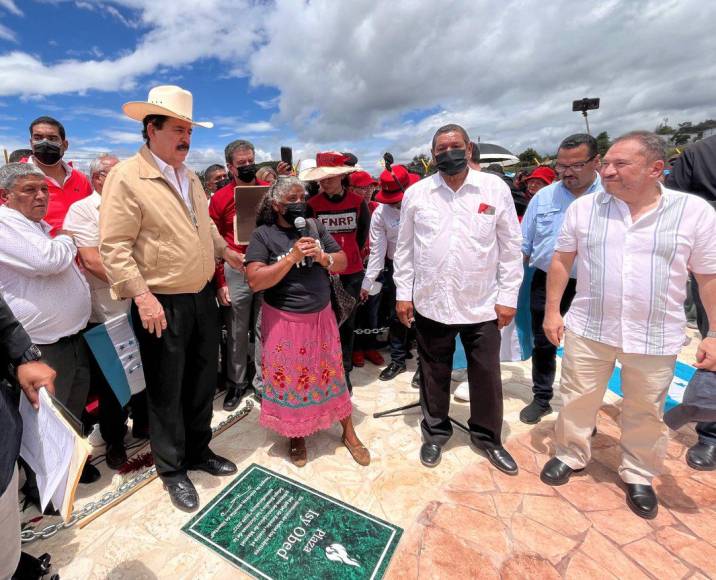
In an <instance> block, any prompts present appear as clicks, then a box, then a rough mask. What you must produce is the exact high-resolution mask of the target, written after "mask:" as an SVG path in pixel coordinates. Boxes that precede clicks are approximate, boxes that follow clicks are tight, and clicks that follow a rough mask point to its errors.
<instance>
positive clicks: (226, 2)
mask: <svg viewBox="0 0 716 580" xmlns="http://www.w3.org/2000/svg"><path fill="white" fill-rule="evenodd" d="M95 4H96V2H95V1H92V2H89V1H85V2H83V6H84V5H89V6H92V7H93V8H94V5H95ZM113 4H116V5H118V6H122V7H124V8H127V9H130V10H134V11H135V13H136V15H137V19H136V23H137V24H138V25H141V27H143V28H147V29H148V32H147V33H146V34H144V35H143V37H142V40H141V41H140V42H139V44H138V45H137V46H136V47H135V48H134V49H133V50H132V51H131V52H128V53H127V54H125V55H123V56H120V57H119V58H115V59H108V58H104V59H102V58H90V59H87V60H80V59H77V58H75V59H69V60H64V61H60V62H57V63H46V62H42V61H41V60H40V59H39V58H37V57H36V56H34V55H31V54H28V53H26V52H22V51H13V52H9V53H6V54H3V55H0V95H24V96H27V95H51V94H61V93H82V92H84V91H89V90H100V91H118V90H130V89H133V88H134V87H136V86H137V82H138V79H139V78H140V77H142V76H144V75H151V74H153V73H155V72H157V71H158V70H159V69H161V68H166V69H174V68H177V67H182V66H186V65H190V64H191V63H193V62H195V61H197V60H199V59H202V58H219V59H222V60H226V61H235V62H239V61H241V60H245V59H246V57H247V56H248V54H249V52H250V50H251V48H252V46H253V45H254V43H256V42H258V41H259V37H258V35H257V34H258V33H257V30H258V26H259V23H260V22H261V14H262V13H263V11H265V10H266V9H267V8H266V7H265V6H262V5H254V4H253V3H252V2H250V0H231V1H230V0H204V1H202V2H200V3H197V2H196V1H195V0H172V1H171V2H169V1H166V0H165V1H163V2H158V1H149V0H115V1H114V2H113ZM73 5H74V4H73ZM188 14H191V18H188V17H187V15H188ZM217 15H221V18H217ZM217 39H222V40H221V42H217ZM18 71H22V72H23V74H18Z"/></svg>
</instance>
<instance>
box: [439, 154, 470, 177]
mask: <svg viewBox="0 0 716 580" xmlns="http://www.w3.org/2000/svg"><path fill="white" fill-rule="evenodd" d="M435 161H436V163H437V167H438V171H439V172H440V173H445V174H447V175H457V174H458V173H460V172H461V171H465V168H466V167H467V157H465V149H450V150H449V151H443V152H442V153H438V154H437V155H436V156H435Z"/></svg>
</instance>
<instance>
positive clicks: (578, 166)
mask: <svg viewBox="0 0 716 580" xmlns="http://www.w3.org/2000/svg"><path fill="white" fill-rule="evenodd" d="M596 156H597V154H596V153H595V154H594V155H592V156H591V157H590V158H589V159H587V160H586V161H580V162H579V163H572V164H570V165H563V164H561V163H557V164H556V165H555V166H554V168H555V169H556V170H557V173H564V172H565V171H567V169H571V170H572V171H574V172H576V173H579V172H580V171H582V169H584V168H585V167H586V166H587V163H589V162H590V161H591V160H592V159H594V158H595V157H596Z"/></svg>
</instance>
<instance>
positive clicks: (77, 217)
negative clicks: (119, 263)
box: [62, 191, 131, 323]
mask: <svg viewBox="0 0 716 580" xmlns="http://www.w3.org/2000/svg"><path fill="white" fill-rule="evenodd" d="M101 202H102V196H100V194H99V193H97V192H96V191H93V192H92V195H89V196H87V197H85V198H84V199H81V200H79V201H76V202H75V203H73V204H72V205H71V206H70V209H69V210H68V211H67V215H66V216H65V223H64V225H63V226H62V227H63V229H65V230H68V231H71V232H73V233H74V234H75V236H74V237H75V244H76V245H77V247H78V248H97V249H99V207H100V204H101ZM83 271H84V275H85V277H86V278H87V282H88V283H89V287H90V291H91V293H92V314H91V316H90V322H97V323H102V322H106V321H107V320H109V319H110V318H114V317H115V316H117V315H118V314H125V313H126V312H127V311H128V310H129V307H130V306H131V302H130V301H129V300H113V299H112V296H111V294H110V291H109V284H108V283H107V282H105V281H104V280H102V279H100V278H97V276H95V275H94V274H92V273H91V272H89V271H88V270H83Z"/></svg>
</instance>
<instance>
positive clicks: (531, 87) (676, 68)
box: [0, 0, 716, 164]
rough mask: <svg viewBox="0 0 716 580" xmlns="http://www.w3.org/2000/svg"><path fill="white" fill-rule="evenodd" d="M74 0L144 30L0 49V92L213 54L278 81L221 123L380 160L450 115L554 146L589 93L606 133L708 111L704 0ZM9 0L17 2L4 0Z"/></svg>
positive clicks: (89, 82)
mask: <svg viewBox="0 0 716 580" xmlns="http://www.w3.org/2000/svg"><path fill="white" fill-rule="evenodd" d="M55 1H59V0H55ZM77 2H78V3H79V4H80V5H81V6H82V7H84V8H86V9H92V10H98V11H99V10H104V13H106V14H109V15H111V16H112V17H113V18H118V19H119V17H122V18H125V20H126V21H127V22H126V23H125V24H126V25H127V26H130V25H131V26H135V27H138V29H139V30H142V31H146V32H144V33H143V34H142V35H141V37H140V38H141V39H140V41H139V42H138V44H137V46H135V47H132V48H131V49H130V50H129V51H128V52H126V53H125V54H123V55H122V56H120V57H118V58H114V59H110V58H107V57H101V56H98V55H95V56H92V57H87V58H85V59H80V58H75V59H72V60H65V61H60V62H43V61H41V60H40V59H39V58H38V57H36V56H34V55H32V54H28V53H26V52H22V51H20V50H14V51H10V52H7V53H5V54H2V55H0V95H20V96H22V97H24V98H29V97H37V96H38V95H52V94H57V93H79V94H82V93H83V92H86V91H92V90H99V91H118V90H128V89H135V88H138V87H139V85H140V83H141V88H142V89H144V88H145V86H144V85H145V83H146V82H147V80H148V79H152V80H153V78H159V76H162V79H165V78H167V77H168V76H169V75H181V74H182V73H183V72H184V71H185V67H188V66H191V65H192V64H193V63H196V62H198V61H199V60H201V59H218V60H220V61H221V62H222V63H223V64H224V65H226V66H224V67H223V68H224V70H229V71H231V72H230V73H229V74H232V75H246V76H248V77H249V79H250V82H251V84H252V85H253V86H267V87H271V88H272V89H274V90H275V91H276V92H277V93H278V96H277V97H275V98H273V99H267V100H260V99H259V100H256V101H255V102H256V104H257V105H258V106H259V107H260V108H262V109H265V110H267V111H270V113H273V114H272V115H271V117H270V118H269V119H256V118H234V119H233V121H232V122H231V123H228V122H227V123H226V124H224V125H220V127H221V129H222V130H224V133H221V134H219V136H221V135H228V134H229V133H230V132H235V133H237V134H239V135H240V134H242V133H243V134H244V135H247V134H251V133H254V134H258V135H260V137H261V139H262V146H263V147H265V148H266V151H275V150H277V149H278V146H279V145H280V144H282V143H281V142H282V141H285V138H284V137H282V136H283V135H295V137H294V139H293V140H294V141H298V142H299V145H298V146H297V147H296V152H301V154H302V155H304V156H305V157H309V156H313V155H314V154H315V151H316V150H319V149H328V148H337V149H342V150H346V149H351V150H353V151H356V152H357V153H358V154H359V157H361V156H365V157H366V158H369V157H370V164H372V163H373V161H372V157H373V156H376V155H377V156H378V157H379V153H377V152H379V151H382V150H384V149H386V148H389V149H390V150H391V151H393V153H394V154H395V155H396V157H398V158H399V159H405V158H407V157H410V156H412V155H413V154H415V153H417V152H420V151H425V150H426V149H427V146H428V144H429V142H430V138H431V136H432V133H433V132H434V130H435V128H437V127H438V126H439V125H441V124H443V123H446V122H460V123H462V124H464V125H465V127H466V128H467V129H468V131H469V132H470V134H471V135H472V136H473V137H475V138H477V137H478V136H479V137H480V138H481V140H482V141H492V142H495V141H496V142H499V143H500V144H502V145H504V146H506V147H508V148H510V149H512V150H513V151H520V150H522V149H523V148H525V147H527V146H534V147H536V148H538V150H540V151H544V152H549V151H554V149H555V148H556V146H557V144H558V143H559V141H560V140H561V139H562V138H563V137H564V136H566V135H567V134H569V133H573V132H578V131H582V130H583V127H584V124H583V119H582V117H581V116H580V115H578V114H576V113H572V111H571V101H572V100H574V99H577V98H581V97H587V96H588V97H600V98H601V99H602V108H601V109H600V110H599V111H595V112H594V113H592V114H590V121H591V125H592V129H593V131H594V132H599V131H602V130H607V131H609V133H610V134H611V135H615V134H618V133H620V132H622V131H625V130H628V129H632V128H647V129H651V128H653V127H654V126H655V125H656V124H657V123H658V122H660V121H661V119H662V118H663V117H669V118H670V119H671V121H672V123H673V122H677V121H679V120H693V121H699V120H701V119H703V118H707V117H713V116H714V104H713V95H714V94H716V61H714V59H713V58H711V57H712V55H713V54H716V35H714V34H713V33H712V30H711V28H712V23H713V22H714V21H716V4H714V3H709V2H697V1H696V0H632V1H631V2H618V1H617V0H608V1H605V2H601V3H594V2H588V1H586V0H553V1H552V2H542V1H540V0H503V2H502V3H501V4H500V5H499V7H498V6H496V5H495V4H494V3H492V2H489V1H488V0H443V2H440V3H435V2H432V1H429V0H422V1H418V0H396V1H394V2H391V3H376V2H371V1H370V0H353V1H352V2H350V3H348V2H335V1H331V0H312V1H311V2H297V1H295V0H276V2H275V3H264V2H253V1H251V0H240V1H233V0H204V1H202V2H197V1H196V0H171V1H169V0H164V1H162V0H111V1H107V2H99V1H98V0H77ZM10 5H11V6H12V7H14V9H15V11H17V12H19V9H17V6H15V4H14V3H13V2H11V0H0V6H2V7H5V8H6V9H9V10H12V8H8V6H10ZM73 5H74V4H73ZM113 11H114V12H116V13H117V14H119V16H117V14H114V13H113ZM13 13H15V12H13ZM187 14H191V15H192V17H191V18H190V19H189V18H187ZM9 32H10V33H11V34H12V31H9ZM0 36H2V29H0ZM18 71H22V74H18ZM108 73H111V74H108ZM187 74H188V73H187ZM215 120H216V119H215ZM274 129H275V130H274ZM273 157H274V158H275V157H276V154H274V155H273ZM294 157H295V158H296V159H298V158H300V157H299V156H298V154H297V153H295V154H294ZM366 163H368V162H366Z"/></svg>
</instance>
